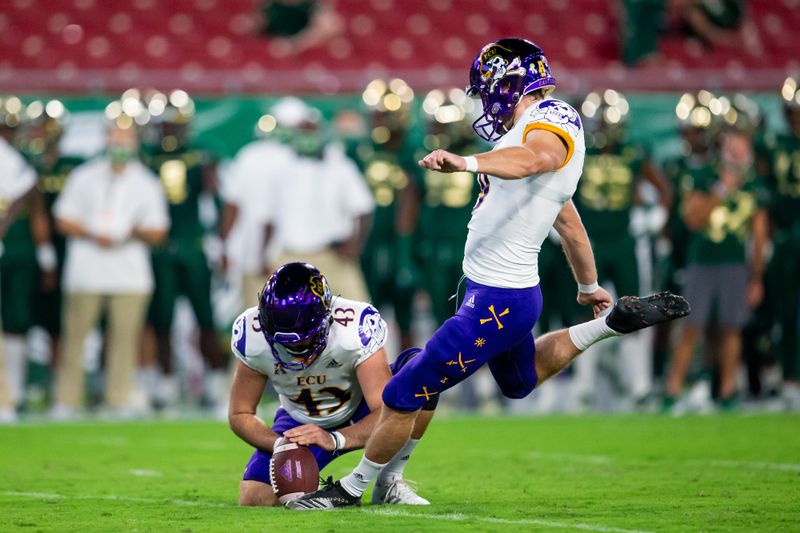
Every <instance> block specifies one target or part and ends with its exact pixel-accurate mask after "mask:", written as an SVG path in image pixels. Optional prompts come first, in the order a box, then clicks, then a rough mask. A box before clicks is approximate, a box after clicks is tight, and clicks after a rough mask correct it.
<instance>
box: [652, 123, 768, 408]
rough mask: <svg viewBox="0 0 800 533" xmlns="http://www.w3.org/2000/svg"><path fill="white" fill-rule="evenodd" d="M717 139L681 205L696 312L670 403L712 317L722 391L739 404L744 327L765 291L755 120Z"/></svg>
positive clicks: (680, 348)
mask: <svg viewBox="0 0 800 533" xmlns="http://www.w3.org/2000/svg"><path fill="white" fill-rule="evenodd" d="M719 139H720V155H719V158H718V160H717V161H715V162H714V163H713V164H709V165H706V166H703V167H701V168H697V169H694V170H692V171H691V173H690V174H691V182H690V183H689V187H688V189H689V192H688V194H687V195H686V197H685V198H684V203H683V207H682V215H683V219H684V222H685V223H686V227H687V228H688V230H689V234H688V239H687V249H686V270H685V284H684V287H685V293H686V295H687V298H688V299H689V301H691V302H692V317H691V318H690V319H688V320H687V321H686V325H685V328H684V330H683V332H682V334H681V338H680V340H679V342H678V344H677V346H676V348H675V352H674V357H673V362H672V368H671V371H670V376H669V380H668V384H667V395H668V396H667V402H666V405H670V404H671V403H672V402H673V401H674V398H676V397H677V396H678V395H679V394H680V392H681V388H682V386H683V380H684V377H685V375H686V372H687V370H688V368H689V364H690V362H691V359H692V355H693V352H694V347H695V345H696V343H697V341H698V340H699V339H700V336H701V335H702V334H703V332H704V331H705V330H706V328H707V327H708V326H709V325H711V324H712V323H714V324H716V325H717V326H718V328H719V335H718V341H719V361H720V387H719V396H720V399H721V402H722V405H723V406H724V407H729V406H732V405H734V399H735V395H736V375H737V372H738V369H739V362H740V358H741V350H742V337H741V332H742V328H743V327H744V325H745V323H746V322H747V320H748V318H749V315H750V308H752V307H754V306H756V305H758V304H759V303H760V301H761V299H762V295H763V267H764V265H763V263H764V261H763V257H764V246H765V242H766V239H767V216H766V210H765V209H764V205H765V197H764V189H763V184H762V182H761V181H760V180H759V179H758V177H757V175H756V172H755V168H754V166H753V164H752V163H753V145H752V128H750V127H745V125H744V124H739V123H738V122H737V123H735V124H731V125H730V126H725V128H724V129H723V131H722V133H721V134H720V136H719ZM748 244H750V246H751V249H752V252H751V254H750V256H749V257H748V255H747V253H746V249H747V246H748ZM748 259H749V260H748Z"/></svg>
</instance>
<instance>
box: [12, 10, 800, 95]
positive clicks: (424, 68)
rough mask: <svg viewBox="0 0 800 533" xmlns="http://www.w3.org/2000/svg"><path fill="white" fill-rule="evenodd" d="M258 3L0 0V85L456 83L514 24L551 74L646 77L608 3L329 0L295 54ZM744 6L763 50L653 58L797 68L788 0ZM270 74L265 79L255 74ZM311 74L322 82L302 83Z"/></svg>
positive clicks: (676, 65) (798, 19)
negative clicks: (263, 22)
mask: <svg viewBox="0 0 800 533" xmlns="http://www.w3.org/2000/svg"><path fill="white" fill-rule="evenodd" d="M260 3H261V2H260V1H259V0H171V1H170V2H160V1H157V0H130V1H118V0H115V1H108V0H8V1H7V2H2V4H0V83H1V84H3V85H6V86H8V85H9V84H11V85H13V84H14V83H17V84H25V83H27V84H29V85H31V84H32V85H33V87H31V88H34V89H41V90H48V89H53V90H56V89H57V90H69V89H72V90H84V89H86V88H87V84H88V85H89V86H91V87H92V88H101V89H102V88H105V89H109V90H112V89H113V90H116V89H119V88H120V87H124V86H125V85H127V84H128V83H129V82H130V81H131V79H132V81H136V79H138V80H140V81H141V80H145V81H147V82H155V81H162V82H163V80H172V82H171V83H173V84H175V85H181V84H184V85H185V84H189V85H193V86H195V87H196V88H201V89H203V88H205V89H207V90H228V89H231V90H261V91H281V90H298V89H302V88H306V89H308V90H319V89H320V88H323V89H330V87H327V83H329V82H331V83H334V85H336V87H335V88H333V89H332V90H354V89H355V88H356V87H358V86H360V84H362V83H363V81H364V77H365V76H368V75H369V74H368V73H365V72H364V71H365V69H370V70H372V71H374V72H380V71H385V72H392V73H398V74H404V75H406V76H410V77H413V78H414V79H415V80H416V81H417V82H418V83H422V84H425V83H427V84H436V83H439V82H440V81H441V80H446V81H448V82H450V81H453V82H458V83H459V84H461V83H463V81H464V80H463V78H464V74H463V70H464V67H465V66H466V65H467V64H468V62H469V60H470V59H471V57H472V56H473V54H474V53H475V51H476V50H477V49H478V48H479V47H480V46H481V45H482V44H484V43H485V42H486V41H487V40H489V39H492V38H496V37H498V36H504V35H525V36H528V37H529V38H531V39H533V40H534V41H537V42H539V43H540V44H542V45H543V46H544V47H545V48H546V50H547V52H548V56H549V57H550V59H551V62H552V63H553V64H554V66H558V67H559V72H566V73H567V75H568V76H573V75H574V76H576V79H579V78H580V79H583V78H585V79H586V80H589V81H585V80H584V81H582V82H581V83H584V84H585V83H592V80H595V79H597V78H598V77H599V78H600V79H602V78H603V77H605V78H606V79H608V78H609V77H611V78H612V79H613V76H611V75H610V74H609V73H611V72H624V74H623V75H624V76H626V80H627V81H628V82H633V83H634V84H635V82H636V80H637V79H639V78H641V80H642V81H643V87H644V88H648V87H647V70H646V69H645V70H644V73H641V75H640V74H637V70H640V69H632V70H630V71H622V70H620V68H619V67H620V65H619V61H618V56H619V52H618V51H619V38H618V35H619V27H618V25H619V21H618V16H617V13H616V11H617V10H616V8H615V4H614V3H613V2H599V1H597V0H539V1H536V2H530V1H523V0H458V1H455V0H338V1H337V2H336V6H337V10H338V11H339V12H340V13H341V14H342V15H343V17H344V20H345V21H346V24H345V30H344V33H343V35H342V36H340V37H338V38H336V39H334V40H333V41H332V42H330V43H329V44H328V45H327V46H325V47H323V48H322V49H316V50H309V51H306V52H303V53H301V54H299V55H296V56H289V55H286V53H285V52H284V51H282V49H281V46H280V43H275V42H272V41H271V40H270V39H268V38H264V37H260V36H258V35H256V34H255V33H254V27H255V25H256V20H257V18H256V17H257V14H258V9H259V5H260ZM165 6H168V7H165ZM750 12H751V15H752V17H753V20H754V22H755V25H756V27H757V28H758V30H759V33H760V35H761V39H762V42H763V44H764V49H763V52H762V53H759V54H754V53H743V52H741V51H737V50H713V51H708V50H705V49H703V48H702V47H700V46H698V45H697V44H695V43H692V42H687V41H686V40H685V39H684V38H682V37H680V36H668V37H666V38H665V39H663V41H662V43H661V45H660V51H661V52H662V53H663V55H664V57H665V58H666V59H665V60H664V65H665V66H667V67H668V68H671V69H673V70H674V69H680V70H682V71H683V70H698V71H707V70H709V69H711V70H714V71H715V73H716V74H717V75H719V73H720V72H721V73H723V75H724V76H734V77H736V76H739V77H742V76H744V78H752V77H753V76H746V75H745V74H744V73H746V72H750V71H751V70H752V69H760V70H763V69H768V70H771V71H776V72H781V71H785V70H786V69H789V68H796V67H797V60H796V39H795V38H794V36H793V33H792V30H793V29H794V28H797V27H799V26H800V9H798V3H797V2H796V0H752V1H751V6H750ZM566 66H568V67H569V69H568V70H567V69H566V68H565V67H566ZM651 68H652V67H651ZM661 68H662V69H663V67H661ZM53 69H56V75H55V76H53V75H52V70H53ZM170 71H171V72H172V74H171V75H167V74H166V73H167V72H170ZM175 71H177V72H178V74H177V76H176V75H175V74H174V72H175ZM11 73H13V74H11ZM581 77H583V78H581ZM451 78H452V80H451ZM267 79H269V80H272V83H270V84H269V85H265V80H267ZM310 79H314V80H317V81H318V85H319V86H317V87H315V86H314V85H313V83H312V86H310V87H309V86H308V82H309V80H310ZM334 79H335V80H336V81H335V82H332V81H331V80H334ZM682 79H683V82H681V81H680V80H677V79H676V80H677V81H676V83H678V85H680V83H687V82H688V83H692V81H691V80H692V79H693V78H692V77H688V78H682ZM9 80H10V81H9ZM326 80H327V81H326ZM576 83H578V82H576ZM12 88H13V87H12ZM653 88H658V87H657V86H654V87H653Z"/></svg>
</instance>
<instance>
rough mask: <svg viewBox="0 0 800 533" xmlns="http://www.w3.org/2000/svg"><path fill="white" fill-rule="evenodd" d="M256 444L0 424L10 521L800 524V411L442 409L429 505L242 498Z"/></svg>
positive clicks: (60, 526) (210, 525)
mask: <svg viewBox="0 0 800 533" xmlns="http://www.w3.org/2000/svg"><path fill="white" fill-rule="evenodd" d="M248 456H249V450H248V448H247V446H245V445H244V444H243V443H241V442H240V441H239V440H238V439H237V438H236V437H234V435H233V434H231V433H230V432H229V431H228V429H227V427H226V426H225V425H224V424H222V423H218V422H152V423H144V422H142V423H76V424H70V425H37V424H29V425H22V426H18V427H0V531H2V532H6V531H30V532H34V531H181V532H190V531H287V532H295V531H315V532H319V531H348V532H349V531H368V532H370V533H372V532H375V531H389V530H400V531H438V530H443V531H465V530H466V531H530V530H537V531H542V530H545V531H546V530H560V531H570V530H579V531H601V532H626V531H654V532H655V531H759V532H760V531H786V532H788V531H798V530H800V417H798V416H778V415H775V416H766V415H763V416H736V415H730V416H715V417H702V418H694V417H686V418H668V417H659V416H619V417H608V416H605V417H600V416H596V417H544V418H530V419H529V418H452V419H442V420H438V421H435V422H434V424H433V425H432V427H431V430H430V432H429V435H427V436H426V440H425V441H423V444H422V445H421V446H420V447H418V448H417V452H416V453H415V455H414V457H413V458H412V460H411V463H410V465H409V467H408V470H407V474H408V477H409V478H411V479H414V480H416V481H418V482H419V490H420V493H421V494H422V495H423V496H425V497H426V498H428V499H430V500H431V501H432V502H433V504H432V505H431V506H430V507H427V508H412V507H398V506H391V507H386V506H383V507H370V506H365V507H363V508H361V509H353V510H345V511H338V512H331V513H309V512H306V513H294V512H289V511H286V510H283V509H254V508H247V509H240V508H237V507H236V491H237V484H238V480H239V476H240V475H241V473H242V471H243V468H244V465H245V462H246V460H247V458H248ZM359 456H360V454H359V453H352V454H350V455H349V456H348V457H346V458H343V459H341V460H339V462H338V463H334V464H332V465H331V466H330V467H329V468H328V470H327V473H330V474H333V475H335V476H337V477H338V476H340V475H342V474H344V473H346V472H347V471H348V470H349V467H350V466H351V465H353V464H354V463H355V461H357V460H358V458H359ZM365 501H367V500H366V499H365Z"/></svg>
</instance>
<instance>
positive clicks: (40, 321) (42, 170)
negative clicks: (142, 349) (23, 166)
mask: <svg viewBox="0 0 800 533" xmlns="http://www.w3.org/2000/svg"><path fill="white" fill-rule="evenodd" d="M52 129H53V128H52V127H50V126H46V125H43V127H42V130H44V131H42V132H41V133H39V134H37V137H35V138H34V142H35V140H36V139H37V138H38V139H42V140H43V141H44V144H43V150H42V152H41V154H39V153H36V154H35V155H34V157H32V158H31V162H32V164H33V168H34V169H35V170H36V174H37V176H38V188H39V191H40V192H41V194H42V198H43V200H44V206H45V210H46V211H47V219H48V224H49V227H50V234H51V236H52V241H53V245H54V247H55V252H56V257H57V260H58V277H57V282H56V283H54V284H42V286H40V290H39V294H38V295H37V296H36V325H38V326H41V327H43V328H44V329H45V330H46V331H47V332H48V333H49V334H50V336H51V338H52V339H58V337H59V336H60V335H61V304H62V291H61V283H60V280H61V272H62V269H63V266H64V258H65V256H66V239H65V238H64V236H63V235H61V234H60V233H58V232H57V231H56V226H55V218H54V217H53V205H54V204H55V202H56V199H57V198H58V195H59V193H60V192H61V189H63V188H64V183H65V182H66V180H67V176H68V175H69V174H70V172H72V170H73V169H75V167H77V166H78V165H80V164H81V163H83V161H84V160H83V159H82V158H80V157H75V156H62V155H61V154H60V153H59V151H58V141H59V138H60V133H59V134H58V135H57V136H56V137H53V132H52V131H47V130H52ZM34 142H32V143H31V146H33V145H34ZM37 144H38V143H37ZM37 152H38V150H37Z"/></svg>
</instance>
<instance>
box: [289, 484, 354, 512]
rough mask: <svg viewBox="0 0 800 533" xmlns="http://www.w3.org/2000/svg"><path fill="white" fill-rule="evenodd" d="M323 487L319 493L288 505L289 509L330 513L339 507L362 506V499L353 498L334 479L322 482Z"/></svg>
mask: <svg viewBox="0 0 800 533" xmlns="http://www.w3.org/2000/svg"><path fill="white" fill-rule="evenodd" d="M322 485H323V487H322V488H321V489H320V490H318V491H317V492H312V493H310V494H306V495H305V496H302V497H300V498H298V499H296V500H292V501H290V502H289V503H287V504H286V508H287V509H292V510H294V511H330V510H331V509H337V508H339V507H352V506H358V505H361V497H360V496H353V495H351V494H350V493H349V492H347V491H346V490H344V488H342V485H341V483H339V482H338V481H333V478H332V477H329V478H328V479H327V480H324V481H323V482H322Z"/></svg>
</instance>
